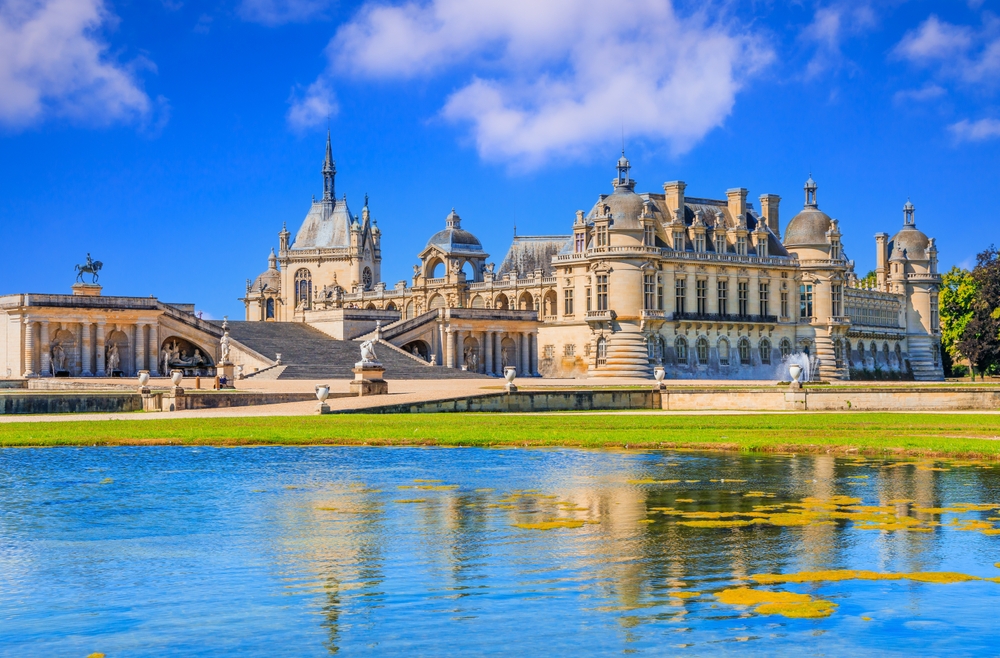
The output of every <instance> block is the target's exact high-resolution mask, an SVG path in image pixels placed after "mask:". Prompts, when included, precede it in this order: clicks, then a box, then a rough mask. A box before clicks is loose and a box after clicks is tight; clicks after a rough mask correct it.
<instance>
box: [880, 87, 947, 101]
mask: <svg viewBox="0 0 1000 658" xmlns="http://www.w3.org/2000/svg"><path fill="white" fill-rule="evenodd" d="M947 93H948V92H947V91H945V89H944V87H942V86H940V85H935V84H928V85H924V86H923V87H920V88H919V89H903V90H901V91H897V92H896V94H895V96H894V97H893V99H894V100H895V101H896V102H897V103H905V102H907V101H916V102H918V103H922V102H925V101H930V100H934V99H935V98H941V97H942V96H944V95H945V94H947Z"/></svg>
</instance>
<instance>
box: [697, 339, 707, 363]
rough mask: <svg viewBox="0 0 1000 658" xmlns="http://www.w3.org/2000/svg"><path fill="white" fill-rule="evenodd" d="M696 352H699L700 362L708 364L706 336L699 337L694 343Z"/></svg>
mask: <svg viewBox="0 0 1000 658" xmlns="http://www.w3.org/2000/svg"><path fill="white" fill-rule="evenodd" d="M694 346H695V352H697V353H698V364H699V365H702V366H707V365H708V339H706V338H705V337H704V336H701V337H699V338H698V340H697V341H695V343H694Z"/></svg>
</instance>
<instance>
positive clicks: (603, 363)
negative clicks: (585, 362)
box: [597, 356, 608, 368]
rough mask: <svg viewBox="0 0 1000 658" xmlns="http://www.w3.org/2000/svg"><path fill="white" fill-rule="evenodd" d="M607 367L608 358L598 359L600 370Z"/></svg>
mask: <svg viewBox="0 0 1000 658" xmlns="http://www.w3.org/2000/svg"><path fill="white" fill-rule="evenodd" d="M606 365H608V360H607V358H605V357H601V356H599V357H597V367H598V368H600V367H601V366H606Z"/></svg>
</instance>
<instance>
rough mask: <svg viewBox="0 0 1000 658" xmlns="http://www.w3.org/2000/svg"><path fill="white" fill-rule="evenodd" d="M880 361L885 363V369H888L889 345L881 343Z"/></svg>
mask: <svg viewBox="0 0 1000 658" xmlns="http://www.w3.org/2000/svg"><path fill="white" fill-rule="evenodd" d="M882 360H883V361H885V367H886V368H888V367H889V343H882Z"/></svg>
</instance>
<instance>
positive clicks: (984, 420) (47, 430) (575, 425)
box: [0, 412, 1000, 459]
mask: <svg viewBox="0 0 1000 658" xmlns="http://www.w3.org/2000/svg"><path fill="white" fill-rule="evenodd" d="M991 439H992V440H991ZM998 439H1000V416H996V415H985V414H982V415H980V414H905V413H850V412H848V413H823V414H763V415H757V414H753V415H718V416H709V415H704V416H669V415H630V414H621V413H616V414H602V413H593V414H530V415H528V414H525V415H518V414H458V413H454V414H399V415H381V414H373V415H360V414H358V415H350V414H348V415H330V416H299V417H281V416H274V417H262V418H206V419H179V420H170V419H164V420H134V421H133V420H108V421H83V422H53V423H39V422H32V423H3V424H0V446H55V445H94V444H96V445H141V444H164V445H165V444H188V445H193V444H201V445H316V444H331V445H365V444H366V445H444V446H524V445H529V446H579V447H585V448H620V447H625V446H628V447H630V448H642V447H648V448H659V447H664V448H666V447H674V448H680V447H683V448H707V449H725V450H749V451H776V452H791V451H794V452H838V453H843V452H854V451H857V452H859V453H861V454H867V455H878V454H892V455H925V456H952V457H976V458H987V459H997V458H1000V440H998Z"/></svg>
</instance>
